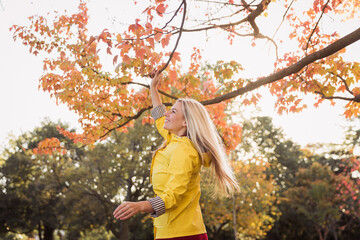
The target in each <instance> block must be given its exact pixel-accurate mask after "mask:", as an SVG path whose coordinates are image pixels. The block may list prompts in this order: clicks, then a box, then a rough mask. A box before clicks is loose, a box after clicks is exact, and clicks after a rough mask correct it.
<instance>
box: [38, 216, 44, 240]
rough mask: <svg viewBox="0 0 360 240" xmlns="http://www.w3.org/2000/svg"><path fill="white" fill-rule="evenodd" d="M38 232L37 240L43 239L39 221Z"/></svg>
mask: <svg viewBox="0 0 360 240" xmlns="http://www.w3.org/2000/svg"><path fill="white" fill-rule="evenodd" d="M38 232H39V233H38V234H39V240H43V237H42V230H41V221H39V225H38Z"/></svg>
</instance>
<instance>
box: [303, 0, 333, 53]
mask: <svg viewBox="0 0 360 240" xmlns="http://www.w3.org/2000/svg"><path fill="white" fill-rule="evenodd" d="M329 2H330V0H327V2H326V3H325V5H324V7H323V9H322V11H321V15H320V17H319V19H318V20H317V22H316V24H315V27H314V29H313V30H312V32H311V34H310V36H309V38H308V41H307V43H306V47H305V53H306V54H307V49H308V47H309V43H310V42H311V37H312V35H314V32H315V30H316V28H317V26H318V25H319V22H320V20H321V18H322V16H323V15H324V12H325V9H326V7H327V5H328V4H329Z"/></svg>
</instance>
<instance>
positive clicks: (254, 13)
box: [173, 0, 271, 34]
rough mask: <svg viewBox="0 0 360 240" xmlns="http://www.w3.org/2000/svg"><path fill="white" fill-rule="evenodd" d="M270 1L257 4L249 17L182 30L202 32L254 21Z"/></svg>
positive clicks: (175, 32)
mask: <svg viewBox="0 0 360 240" xmlns="http://www.w3.org/2000/svg"><path fill="white" fill-rule="evenodd" d="M270 2H271V0H262V1H261V3H259V4H258V5H257V7H256V9H255V10H254V11H252V12H251V13H250V14H249V15H248V16H247V17H245V18H243V19H241V20H239V21H237V22H233V23H226V24H219V25H217V24H213V25H211V26H207V27H203V28H196V29H182V31H183V32H200V31H206V30H210V29H215V28H228V27H232V26H236V25H239V24H242V23H244V22H250V21H254V20H255V18H257V17H258V16H259V15H260V14H261V13H262V12H263V11H264V10H265V9H266V7H267V6H268V5H269V4H270ZM178 32H179V30H178V29H176V30H175V31H174V32H173V34H177V33H178Z"/></svg>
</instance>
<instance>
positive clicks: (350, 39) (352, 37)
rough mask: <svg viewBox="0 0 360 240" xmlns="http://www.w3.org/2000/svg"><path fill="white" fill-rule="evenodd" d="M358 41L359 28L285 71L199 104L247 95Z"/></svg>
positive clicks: (359, 35) (359, 37)
mask: <svg viewBox="0 0 360 240" xmlns="http://www.w3.org/2000/svg"><path fill="white" fill-rule="evenodd" d="M358 40H360V28H358V29H356V30H355V31H353V32H352V33H350V34H348V35H346V36H345V37H343V38H340V39H339V40H337V41H335V42H334V43H332V44H330V45H329V46H327V47H325V48H323V49H321V50H319V51H317V52H314V53H312V54H310V55H308V56H305V57H304V58H302V59H301V60H300V61H298V62H296V63H294V64H292V65H290V66H289V67H287V68H285V69H282V70H280V71H278V72H276V73H273V74H270V75H269V76H267V77H262V78H260V79H258V80H257V81H255V82H251V83H249V84H248V85H246V86H245V87H243V88H240V89H237V90H235V91H233V92H230V93H226V94H224V95H222V96H219V97H216V98H214V99H211V100H206V101H202V102H201V103H202V104H203V105H211V104H215V103H219V102H222V101H225V100H228V99H231V98H235V97H237V96H240V95H242V94H244V93H247V92H249V91H252V90H254V89H257V88H259V87H261V86H264V85H266V84H269V83H272V82H275V81H277V80H280V79H282V78H284V77H287V76H289V75H291V74H294V73H297V72H299V71H300V70H301V69H302V68H304V67H306V66H307V65H309V64H310V63H313V62H315V61H317V60H319V59H322V58H325V57H328V56H330V55H331V54H334V53H336V52H338V51H339V50H341V49H343V48H345V47H347V46H349V45H350V44H352V43H354V42H356V41H358Z"/></svg>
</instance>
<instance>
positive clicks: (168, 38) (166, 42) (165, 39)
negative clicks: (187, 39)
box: [161, 33, 171, 48]
mask: <svg viewBox="0 0 360 240" xmlns="http://www.w3.org/2000/svg"><path fill="white" fill-rule="evenodd" d="M170 37H171V33H169V34H166V36H165V37H164V38H163V39H161V45H162V47H163V48H164V47H166V46H167V45H169V41H170Z"/></svg>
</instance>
